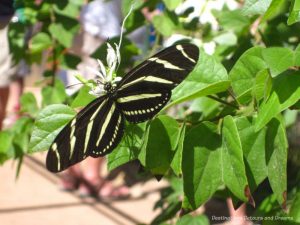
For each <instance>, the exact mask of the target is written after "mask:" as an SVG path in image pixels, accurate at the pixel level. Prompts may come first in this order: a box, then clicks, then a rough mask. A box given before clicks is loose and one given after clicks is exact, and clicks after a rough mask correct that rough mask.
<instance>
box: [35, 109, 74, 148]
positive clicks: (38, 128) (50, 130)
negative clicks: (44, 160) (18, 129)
mask: <svg viewBox="0 0 300 225" xmlns="http://www.w3.org/2000/svg"><path fill="white" fill-rule="evenodd" d="M74 115H75V111H74V110H73V109H72V108H70V107H68V106H66V105H62V104H53V105H49V106H47V107H45V108H44V109H42V110H41V111H40V113H39V114H38V116H37V119H36V121H35V123H34V128H33V131H32V135H31V138H30V143H29V152H30V153H33V152H38V151H44V150H47V149H48V148H49V147H50V145H51V144H52V142H53V140H54V138H55V137H56V136H57V135H58V133H59V132H60V131H61V130H62V128H63V127H64V126H65V125H66V124H67V123H68V122H69V121H70V120H71V119H72V118H73V117H74Z"/></svg>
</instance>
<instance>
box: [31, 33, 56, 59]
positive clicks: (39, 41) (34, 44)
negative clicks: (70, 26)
mask: <svg viewBox="0 0 300 225" xmlns="http://www.w3.org/2000/svg"><path fill="white" fill-rule="evenodd" d="M51 46H52V41H51V38H50V36H49V35H48V34H46V33H44V32H39V33H37V34H36V35H34V36H33V37H32V38H31V41H30V44H29V49H30V52H31V53H32V54H35V53H39V52H42V51H44V50H46V49H47V48H49V47H51Z"/></svg>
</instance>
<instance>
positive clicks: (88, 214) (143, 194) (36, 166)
mask: <svg viewBox="0 0 300 225" xmlns="http://www.w3.org/2000/svg"><path fill="white" fill-rule="evenodd" d="M41 158H44V156H43V155H42V156H38V157H26V158H25V160H24V164H23V166H22V170H21V174H20V177H19V179H17V180H16V179H15V167H16V164H14V163H13V162H12V161H9V162H7V163H6V164H5V165H4V166H1V167H0V177H1V185H0V224H1V225H40V224H43V225H56V224H64V225H69V224H70V225H86V224H88V225H94V224H95V225H96V224H97V225H99V224H105V225H115V224H118V225H122V224H138V223H149V222H150V221H151V219H153V218H154V217H155V215H156V214H157V213H158V212H157V211H155V212H154V211H153V210H152V209H153V206H154V203H155V201H156V200H157V199H159V193H158V191H157V189H158V188H160V187H162V186H164V185H165V184H164V183H163V182H162V183H161V182H159V183H158V182H157V181H156V180H151V181H148V182H146V183H144V184H141V183H139V184H136V185H135V186H133V187H132V188H131V192H132V193H133V196H135V197H132V198H130V199H128V200H126V201H111V202H102V201H100V200H95V199H93V198H86V199H82V198H80V197H79V196H78V194H77V193H76V192H63V191H60V190H59V188H58V187H57V181H58V177H57V175H53V174H50V173H48V172H47V171H46V169H45V167H44V164H43V162H42V161H41V160H40V159H41Z"/></svg>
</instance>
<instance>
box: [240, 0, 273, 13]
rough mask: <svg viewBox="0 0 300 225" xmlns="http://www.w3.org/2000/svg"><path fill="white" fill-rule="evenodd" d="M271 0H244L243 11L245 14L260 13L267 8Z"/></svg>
mask: <svg viewBox="0 0 300 225" xmlns="http://www.w3.org/2000/svg"><path fill="white" fill-rule="evenodd" d="M271 2H272V0H263V1H262V0H246V1H245V5H244V8H243V12H244V14H245V15H246V16H253V15H262V14H264V13H265V12H266V11H267V9H268V8H269V6H270V4H271Z"/></svg>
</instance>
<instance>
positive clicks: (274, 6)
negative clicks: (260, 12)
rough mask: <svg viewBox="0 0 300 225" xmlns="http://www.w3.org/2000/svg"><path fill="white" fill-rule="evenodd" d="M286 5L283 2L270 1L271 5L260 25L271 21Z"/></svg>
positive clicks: (278, 0) (280, 0)
mask: <svg viewBox="0 0 300 225" xmlns="http://www.w3.org/2000/svg"><path fill="white" fill-rule="evenodd" d="M285 4H286V1H285V0H272V3H271V5H270V7H269V8H268V10H267V11H266V13H265V14H264V16H263V18H262V20H261V23H262V22H265V21H266V20H269V19H273V18H274V17H275V16H276V15H277V14H279V13H280V12H281V11H282V10H283V8H284V6H285Z"/></svg>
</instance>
